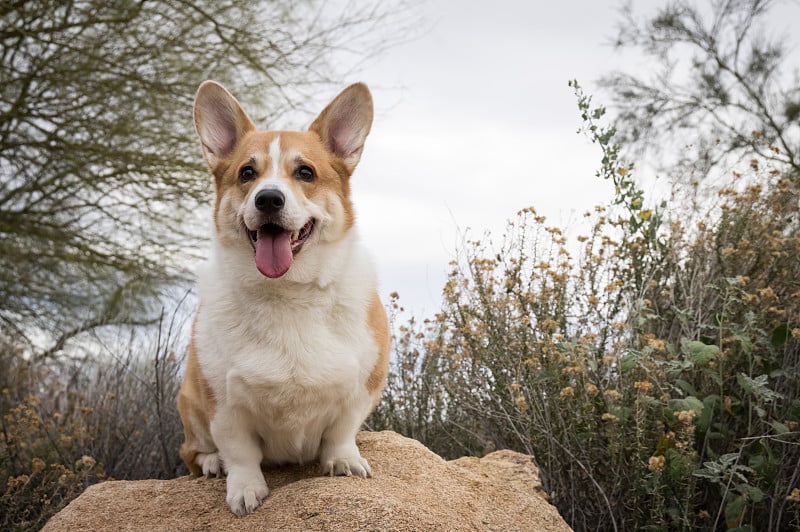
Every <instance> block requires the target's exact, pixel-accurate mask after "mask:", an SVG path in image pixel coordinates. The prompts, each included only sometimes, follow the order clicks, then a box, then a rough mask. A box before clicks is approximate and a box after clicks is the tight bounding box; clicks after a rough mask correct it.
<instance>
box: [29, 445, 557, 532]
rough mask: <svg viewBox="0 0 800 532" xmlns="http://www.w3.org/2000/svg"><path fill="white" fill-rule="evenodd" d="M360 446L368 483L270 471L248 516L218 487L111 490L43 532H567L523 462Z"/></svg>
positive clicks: (91, 491)
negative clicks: (236, 511) (264, 494)
mask: <svg viewBox="0 0 800 532" xmlns="http://www.w3.org/2000/svg"><path fill="white" fill-rule="evenodd" d="M358 445H359V448H360V449H361V453H362V454H363V455H364V457H365V458H367V460H369V462H370V465H371V466H372V471H373V475H374V476H373V478H370V479H360V478H354V477H333V478H331V477H322V476H319V471H318V465H316V464H313V465H306V466H287V467H277V468H268V469H266V471H265V475H266V478H267V484H268V485H269V488H270V494H269V497H268V498H267V500H266V501H264V503H262V505H261V506H260V507H259V508H258V509H257V510H256V511H255V512H254V513H253V514H250V515H248V516H246V517H242V518H237V517H236V516H234V515H233V514H232V513H231V512H230V510H229V509H228V507H227V505H226V504H225V480H224V479H205V478H191V477H181V478H177V479H174V480H140V481H109V482H104V483H102V484H96V485H94V486H91V487H89V488H88V489H87V490H86V491H85V492H84V493H83V494H82V495H81V496H80V497H78V498H77V499H75V500H74V501H72V503H71V504H70V505H69V506H67V507H66V508H65V509H64V510H62V511H61V512H59V513H58V514H57V515H56V516H55V517H53V518H52V519H51V520H50V521H49V522H48V523H47V525H46V526H45V527H44V530H45V531H47V532H54V531H64V530H81V531H91V530H137V531H138V530H146V531H158V530H170V531H172V530H192V531H218V530H221V531H225V530H237V531H249V530H277V529H284V530H331V531H339V530H375V531H411V530H414V531H416V530H447V531H450V530H502V531H512V530H520V531H523V530H524V531H533V530H535V531H543V532H547V531H567V530H570V528H569V527H568V526H567V524H566V523H565V522H564V520H563V519H562V518H561V516H560V515H559V514H558V512H557V511H556V509H555V508H554V507H553V506H551V505H550V504H549V503H548V502H547V501H546V499H545V498H544V496H543V495H544V491H543V490H542V488H541V482H539V477H538V471H537V470H536V467H535V466H534V465H533V463H532V461H531V459H530V457H529V456H527V455H522V454H519V453H514V452H511V451H497V452H494V453H491V454H489V455H487V456H486V457H484V458H483V459H478V458H461V459H458V460H454V461H451V462H447V461H445V460H443V459H442V458H441V457H439V456H437V455H436V454H434V453H432V452H431V451H429V450H428V449H427V448H425V446H423V445H422V444H421V443H419V442H417V441H415V440H411V439H408V438H404V437H403V436H400V435H399V434H396V433H394V432H388V431H387V432H362V433H361V434H359V437H358Z"/></svg>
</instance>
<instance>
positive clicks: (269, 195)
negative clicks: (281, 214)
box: [255, 188, 286, 214]
mask: <svg viewBox="0 0 800 532" xmlns="http://www.w3.org/2000/svg"><path fill="white" fill-rule="evenodd" d="M255 201H256V209H258V210H259V211H261V212H265V213H267V214H271V213H275V212H278V211H279V210H281V209H282V208H283V205H284V203H286V198H285V197H284V195H283V192H281V191H280V190H276V189H274V188H268V189H264V190H260V191H259V192H258V194H256V200H255Z"/></svg>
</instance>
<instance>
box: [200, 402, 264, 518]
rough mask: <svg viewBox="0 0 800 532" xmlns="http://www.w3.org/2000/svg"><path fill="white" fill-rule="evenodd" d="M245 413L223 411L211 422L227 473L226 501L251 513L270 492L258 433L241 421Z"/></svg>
mask: <svg viewBox="0 0 800 532" xmlns="http://www.w3.org/2000/svg"><path fill="white" fill-rule="evenodd" d="M243 417H245V416H239V415H236V414H234V413H232V412H224V411H221V412H219V413H218V414H217V415H216V416H214V420H213V421H212V422H211V434H212V435H213V436H214V441H215V442H216V443H217V446H218V447H219V450H220V454H221V455H222V457H223V462H224V465H225V470H226V471H227V474H228V478H227V491H228V494H227V497H226V501H227V502H228V506H230V508H231V511H232V512H233V513H235V514H236V515H238V516H243V515H247V514H249V513H252V512H253V511H254V510H255V509H256V508H258V505H259V504H261V501H263V500H264V499H266V498H267V495H268V494H269V489H268V488H267V482H266V481H265V480H264V473H262V472H261V459H262V457H263V456H262V453H261V447H260V445H259V439H258V436H256V434H255V433H254V432H253V431H252V430H251V428H250V427H249V426H247V425H246V424H245V423H244V422H243V421H242V418H243Z"/></svg>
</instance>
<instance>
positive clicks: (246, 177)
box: [239, 165, 256, 183]
mask: <svg viewBox="0 0 800 532" xmlns="http://www.w3.org/2000/svg"><path fill="white" fill-rule="evenodd" d="M255 178H256V169H255V168H253V167H252V166H250V165H248V166H245V167H244V168H242V169H241V170H239V181H241V182H242V183H247V182H248V181H252V180H253V179H255Z"/></svg>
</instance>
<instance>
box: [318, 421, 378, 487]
mask: <svg viewBox="0 0 800 532" xmlns="http://www.w3.org/2000/svg"><path fill="white" fill-rule="evenodd" d="M360 410H361V409H357V408H354V409H352V410H351V411H350V412H342V414H341V415H340V416H339V417H338V418H337V419H336V420H334V422H333V423H331V425H330V426H329V427H328V428H327V429H326V430H325V433H324V434H323V435H322V446H321V450H320V465H321V466H322V474H323V475H331V476H334V475H346V476H348V477H349V476H351V475H355V476H357V477H363V478H367V477H371V476H372V469H371V468H370V466H369V462H367V460H366V459H365V458H364V457H362V456H361V453H360V452H359V451H358V447H357V446H356V433H357V432H358V429H359V428H361V423H362V422H363V421H364V417H365V416H362V415H361V413H360Z"/></svg>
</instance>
